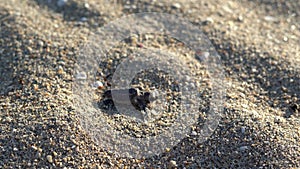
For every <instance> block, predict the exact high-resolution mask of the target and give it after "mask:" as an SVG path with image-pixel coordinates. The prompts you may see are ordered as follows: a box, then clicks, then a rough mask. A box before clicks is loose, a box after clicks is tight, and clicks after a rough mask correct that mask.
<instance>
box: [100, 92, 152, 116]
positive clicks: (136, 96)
mask: <svg viewBox="0 0 300 169" xmlns="http://www.w3.org/2000/svg"><path fill="white" fill-rule="evenodd" d="M112 93H115V94H114V97H116V98H114V99H113V94H112ZM103 98H104V99H105V100H106V101H107V102H110V103H113V102H116V103H118V104H124V105H125V104H128V100H127V99H128V98H129V99H130V103H131V104H132V105H133V106H134V107H135V108H136V109H137V110H140V111H141V110H145V109H146V107H147V106H148V105H149V104H150V93H149V92H140V91H139V90H137V89H134V88H130V89H114V90H113V91H112V90H107V91H105V92H104V93H103Z"/></svg>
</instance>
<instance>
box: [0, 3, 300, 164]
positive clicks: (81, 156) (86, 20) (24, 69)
mask: <svg viewBox="0 0 300 169" xmlns="http://www.w3.org/2000/svg"><path fill="white" fill-rule="evenodd" d="M299 9H300V1H298V0H268V1H267V0H240V1H238V0H236V1H235V0H228V1H221V0H208V1H200V0H176V1H171V0H159V1H155V0H153V1H152V0H151V1H150V0H149V1H146V0H128V1H121V0H120V1H119V0H117V1H109V0H86V1H80V0H68V1H62V0H9V1H6V0H0V24H1V27H0V168H128V167H133V168H184V167H185V168H298V167H300V119H299V117H300V114H299V111H300V67H299V64H300V45H299V44H300V12H299V11H300V10H299ZM136 12H163V13H169V14H176V15H179V16H181V17H184V18H186V20H188V21H190V22H191V23H193V24H195V25H196V26H197V27H199V29H200V30H202V31H203V32H204V33H205V34H206V35H207V37H208V38H209V40H210V41H211V42H212V44H213V45H214V47H215V48H216V50H217V51H218V53H219V54H220V56H221V64H222V65H223V67H224V74H225V82H224V86H226V89H227V91H226V100H225V102H224V112H223V113H222V119H221V120H220V123H219V125H218V127H217V128H216V130H215V131H214V132H213V133H212V135H211V136H210V138H209V139H207V141H205V142H203V143H198V142H197V141H196V140H195V137H192V136H187V137H186V138H184V139H183V140H181V141H180V142H179V143H178V144H177V145H176V146H174V147H170V148H169V149H166V151H165V152H163V153H162V154H159V155H157V156H153V157H149V158H142V159H132V158H122V157H118V156H116V155H115V154H114V153H113V152H110V151H106V150H104V149H103V148H101V146H98V145H97V144H96V143H95V142H94V140H93V139H92V138H91V137H90V135H89V134H88V133H87V132H86V131H85V130H84V129H83V127H82V125H81V124H80V119H79V118H78V115H77V114H76V107H74V105H73V102H72V99H73V96H72V81H73V70H74V64H75V63H76V58H77V55H78V52H79V50H80V46H81V45H82V44H84V43H85V42H86V41H87V39H88V37H89V36H90V35H91V34H93V33H94V32H95V31H97V30H98V29H99V28H100V27H101V26H103V25H105V24H107V23H109V22H110V21H113V20H115V19H117V18H120V17H121V16H124V15H128V14H132V13H136ZM139 38H140V37H137V39H136V40H132V39H131V41H124V42H122V43H123V44H121V45H120V46H122V45H123V46H122V47H119V49H118V47H116V49H114V50H121V48H122V49H123V48H127V47H132V46H133V47H141V45H140V44H139V43H138V45H137V44H136V43H135V42H136V41H139ZM166 39H168V38H166ZM153 41H154V42H153V43H150V42H149V44H148V43H146V42H145V44H144V45H146V46H148V47H151V46H152V47H154V48H162V49H165V50H167V51H170V52H173V53H174V51H175V53H176V50H174V46H173V47H172V45H171V47H170V46H168V45H169V44H170V43H165V41H161V40H159V37H158V38H157V39H155V38H154V40H153ZM126 45H127V46H126ZM181 52H183V53H184V50H183V51H181ZM121 53H122V52H121ZM179 53H180V52H179ZM113 61H114V60H112V61H111V62H113ZM113 63H114V62H113ZM105 65H107V64H105ZM101 69H103V70H104V69H105V67H101ZM207 94H209V93H207ZM201 111H203V112H204V111H206V110H205V109H203V110H201ZM199 123H200V122H199ZM120 124H123V122H122V123H120ZM198 127H199V126H198Z"/></svg>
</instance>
